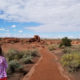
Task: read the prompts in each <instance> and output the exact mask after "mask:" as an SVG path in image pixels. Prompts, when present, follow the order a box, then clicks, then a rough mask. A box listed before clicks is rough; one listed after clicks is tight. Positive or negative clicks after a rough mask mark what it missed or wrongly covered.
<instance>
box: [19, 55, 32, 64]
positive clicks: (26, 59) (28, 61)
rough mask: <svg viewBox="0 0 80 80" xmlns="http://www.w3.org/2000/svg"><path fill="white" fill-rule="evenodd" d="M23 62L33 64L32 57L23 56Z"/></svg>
mask: <svg viewBox="0 0 80 80" xmlns="http://www.w3.org/2000/svg"><path fill="white" fill-rule="evenodd" d="M21 62H22V63H24V64H31V63H33V61H32V57H31V56H28V57H27V58H22V59H21Z"/></svg>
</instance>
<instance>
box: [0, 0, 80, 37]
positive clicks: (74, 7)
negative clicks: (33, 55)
mask: <svg viewBox="0 0 80 80" xmlns="http://www.w3.org/2000/svg"><path fill="white" fill-rule="evenodd" d="M34 35H39V36H40V37H41V38H62V37H69V38H80V0H0V37H23V38H25V37H26V38H27V37H33V36H34Z"/></svg>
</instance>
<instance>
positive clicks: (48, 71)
mask: <svg viewBox="0 0 80 80" xmlns="http://www.w3.org/2000/svg"><path fill="white" fill-rule="evenodd" d="M40 53H41V55H42V57H41V59H40V61H38V63H37V65H36V66H35V67H34V70H33V71H32V73H30V74H31V75H29V78H28V79H27V76H25V77H24V79H23V80H70V79H69V77H66V76H64V73H63V72H62V73H61V70H60V69H59V65H58V63H57V62H56V58H55V56H54V55H53V54H51V53H50V52H49V51H48V50H47V49H46V48H44V49H40Z"/></svg>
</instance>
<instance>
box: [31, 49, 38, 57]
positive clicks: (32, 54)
mask: <svg viewBox="0 0 80 80" xmlns="http://www.w3.org/2000/svg"><path fill="white" fill-rule="evenodd" d="M31 56H32V57H36V56H40V55H39V53H38V51H37V50H36V49H34V50H32V51H31Z"/></svg>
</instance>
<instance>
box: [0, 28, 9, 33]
mask: <svg viewBox="0 0 80 80" xmlns="http://www.w3.org/2000/svg"><path fill="white" fill-rule="evenodd" d="M0 31H6V32H9V30H8V29H5V28H0Z"/></svg>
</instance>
